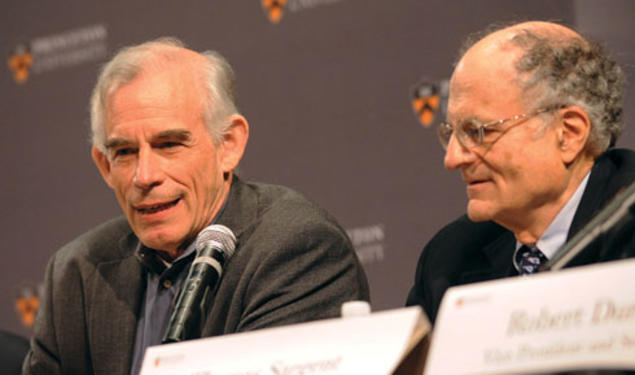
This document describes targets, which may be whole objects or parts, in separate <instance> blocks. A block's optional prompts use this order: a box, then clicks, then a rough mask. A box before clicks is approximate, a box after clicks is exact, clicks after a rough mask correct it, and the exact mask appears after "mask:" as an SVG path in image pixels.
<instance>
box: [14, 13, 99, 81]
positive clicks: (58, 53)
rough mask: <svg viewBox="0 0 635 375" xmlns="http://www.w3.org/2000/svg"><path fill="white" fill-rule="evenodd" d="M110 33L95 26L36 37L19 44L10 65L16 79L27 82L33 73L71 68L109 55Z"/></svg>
mask: <svg viewBox="0 0 635 375" xmlns="http://www.w3.org/2000/svg"><path fill="white" fill-rule="evenodd" d="M107 38H108V32H107V30H106V27H105V26H104V25H93V26H88V27H83V28H79V29H74V30H69V31H66V32H63V33H59V34H52V35H46V36H43V37H39V38H35V39H33V40H31V41H29V42H27V43H23V44H20V45H18V46H17V47H16V48H15V49H14V52H13V53H12V54H11V55H10V57H9V60H8V66H9V69H10V70H11V72H12V74H13V79H14V80H15V81H16V82H18V83H24V82H26V81H27V79H28V78H29V77H30V76H32V75H34V74H41V73H44V72H49V71H53V70H57V69H61V68H65V67H71V66H75V65H79V64H82V63H87V62H89V61H95V60H99V59H101V58H103V57H105V56H106V54H107V51H108V49H107V46H106V40H107Z"/></svg>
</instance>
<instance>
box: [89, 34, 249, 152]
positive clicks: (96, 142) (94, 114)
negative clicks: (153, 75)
mask: <svg viewBox="0 0 635 375" xmlns="http://www.w3.org/2000/svg"><path fill="white" fill-rule="evenodd" d="M179 48H185V45H184V44H183V43H182V42H181V41H180V40H178V39H176V38H171V37H169V38H159V39H156V40H153V41H149V42H145V43H142V44H139V45H135V46H130V47H125V48H122V49H121V50H120V51H119V52H118V53H117V54H116V55H115V56H114V57H113V58H112V59H111V60H110V61H109V62H108V63H106V65H104V67H103V68H102V70H101V73H100V74H99V78H98V79H97V83H96V84H95V87H94V89H93V93H92V97H91V101H90V118H91V132H92V143H93V146H95V147H97V148H98V149H99V150H101V151H102V152H105V151H106V150H105V141H106V130H105V123H104V122H105V115H106V109H107V106H108V100H109V98H110V96H111V95H112V94H113V93H114V92H116V91H117V90H118V89H119V88H120V87H121V86H123V85H125V84H126V83H129V82H131V81H132V80H134V79H135V78H136V77H137V76H138V75H139V74H140V73H141V72H142V71H144V69H145V68H147V67H148V66H152V65H155V66H157V65H158V66H160V64H162V63H166V62H170V61H175V60H177V59H178V49H179ZM200 54H201V56H203V58H204V59H205V63H204V64H203V65H202V66H201V67H200V72H199V74H200V77H201V80H202V82H201V83H202V86H203V88H204V90H205V91H206V94H207V95H206V97H204V98H202V104H203V113H202V116H203V121H204V123H205V125H206V126H207V130H208V132H209V134H210V136H211V137H212V140H213V141H214V142H215V143H216V144H218V143H219V142H220V141H221V140H222V138H223V136H224V135H225V134H226V133H227V131H228V130H229V127H230V125H231V124H230V123H229V122H227V121H226V119H227V117H229V116H231V115H232V114H236V113H238V109H237V107H236V104H235V94H234V71H233V70H232V68H231V66H230V65H229V63H228V62H227V60H225V58H224V57H223V56H221V55H220V54H219V53H217V52H214V51H204V52H202V53H200Z"/></svg>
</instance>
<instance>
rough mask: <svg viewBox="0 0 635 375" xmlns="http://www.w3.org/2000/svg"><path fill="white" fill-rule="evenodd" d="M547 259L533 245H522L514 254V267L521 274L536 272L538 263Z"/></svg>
mask: <svg viewBox="0 0 635 375" xmlns="http://www.w3.org/2000/svg"><path fill="white" fill-rule="evenodd" d="M546 261H547V257H546V256H545V254H543V253H542V251H540V249H538V248H537V247H536V246H534V245H523V246H521V247H520V249H518V251H517V252H516V255H515V256H514V267H516V269H517V270H518V273H519V274H521V275H529V274H532V273H536V272H538V268H540V265H541V264H543V263H545V262H546Z"/></svg>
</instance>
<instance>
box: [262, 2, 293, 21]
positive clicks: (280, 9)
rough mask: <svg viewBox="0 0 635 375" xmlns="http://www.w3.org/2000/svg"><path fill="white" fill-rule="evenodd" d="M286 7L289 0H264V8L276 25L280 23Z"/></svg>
mask: <svg viewBox="0 0 635 375" xmlns="http://www.w3.org/2000/svg"><path fill="white" fill-rule="evenodd" d="M286 5H287V0H262V8H263V9H264V11H265V13H266V14H267V17H269V21H271V23H274V24H275V23H278V22H280V19H281V18H282V14H283V13H284V7H285V6H286Z"/></svg>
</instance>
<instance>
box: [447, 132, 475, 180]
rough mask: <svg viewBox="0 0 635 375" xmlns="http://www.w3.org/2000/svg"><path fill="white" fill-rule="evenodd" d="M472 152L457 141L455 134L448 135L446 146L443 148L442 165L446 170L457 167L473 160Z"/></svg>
mask: <svg viewBox="0 0 635 375" xmlns="http://www.w3.org/2000/svg"><path fill="white" fill-rule="evenodd" d="M474 157H475V156H474V153H473V152H472V151H471V150H469V149H468V148H467V147H465V146H463V145H462V144H461V142H459V140H458V138H457V137H456V134H454V133H453V134H452V135H451V136H450V140H449V141H448V147H447V148H446V149H445V158H444V159H443V165H444V166H445V168H446V169H448V170H451V171H453V170H455V169H459V168H461V167H462V166H464V165H466V164H469V163H471V162H472V161H473V160H474Z"/></svg>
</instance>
